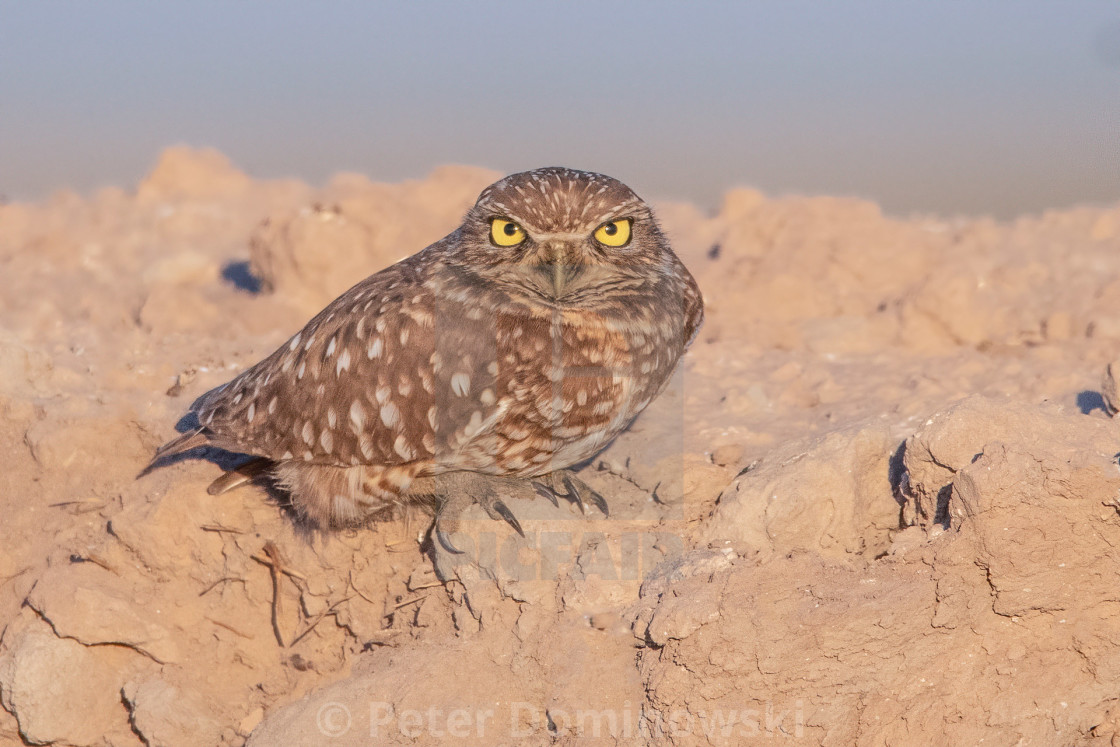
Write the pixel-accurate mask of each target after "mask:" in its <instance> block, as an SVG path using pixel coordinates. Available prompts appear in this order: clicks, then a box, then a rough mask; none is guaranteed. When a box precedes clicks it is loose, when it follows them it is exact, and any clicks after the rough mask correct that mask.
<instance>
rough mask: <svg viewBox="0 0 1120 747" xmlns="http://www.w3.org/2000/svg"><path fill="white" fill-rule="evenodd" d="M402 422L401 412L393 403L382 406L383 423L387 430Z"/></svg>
mask: <svg viewBox="0 0 1120 747" xmlns="http://www.w3.org/2000/svg"><path fill="white" fill-rule="evenodd" d="M400 421H401V411H400V410H399V409H397V406H396V405H394V404H393V403H392V402H386V403H385V404H383V405H381V422H382V423H384V424H385V427H386V428H392V427H393V426H395V425H396V424H397V423H399V422H400Z"/></svg>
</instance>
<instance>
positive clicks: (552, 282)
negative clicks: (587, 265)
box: [539, 244, 583, 298]
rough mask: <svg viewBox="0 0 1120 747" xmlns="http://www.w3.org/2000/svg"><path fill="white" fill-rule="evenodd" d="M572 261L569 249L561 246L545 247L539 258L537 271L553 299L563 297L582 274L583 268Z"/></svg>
mask: <svg viewBox="0 0 1120 747" xmlns="http://www.w3.org/2000/svg"><path fill="white" fill-rule="evenodd" d="M573 259H574V258H573V257H572V252H571V250H570V248H569V247H568V246H566V245H563V244H560V245H557V244H551V245H546V246H545V247H544V248H543V251H542V252H541V254H540V256H539V261H540V262H541V264H540V265H539V270H540V272H541V274H543V275H544V276H545V279H546V282H547V283H548V286H549V289H550V290H551V291H552V294H553V295H554V297H555V298H560V297H561V296H563V295H564V293H565V292H566V291H567V290H568V289H570V288H571V287H572V284H573V283H574V282H575V280H576V279H577V278H578V277H579V276H580V275H581V274H582V273H583V266H582V265H580V264H579V263H577V262H575V261H573Z"/></svg>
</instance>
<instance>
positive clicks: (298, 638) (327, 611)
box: [291, 589, 357, 646]
mask: <svg viewBox="0 0 1120 747" xmlns="http://www.w3.org/2000/svg"><path fill="white" fill-rule="evenodd" d="M354 591H357V589H355V590H354ZM353 598H354V596H353V595H350V596H348V597H343V598H342V599H340V600H338V601H337V602H335V603H334V604H332V605H331V606H330V607H327V608H326V609H325V610H323V611H322V612H320V613H319V614H318V615H316V616H315V619H314V620H312V621H311V622H310V623H309V624H308V625H307V628H306V629H305V630H304V631H303V632H302V633H300V634H299V635H297V636H296V637H295V638H294V639H293V640H292V643H291V645H292V646H294V645H296V644H297V643H299V642H300V641H302V640H303V637H304V636H305V635H307V634H308V633H310V632H311V631H312V629H314V627H315V626H316V625H318V624H319V622H320V621H321V620H322V619H323V618H324V617H326V616H327V615H332V614H334V611H335V609H337V608H338V605H340V604H342V603H343V602H349V601H350V600H351V599H353Z"/></svg>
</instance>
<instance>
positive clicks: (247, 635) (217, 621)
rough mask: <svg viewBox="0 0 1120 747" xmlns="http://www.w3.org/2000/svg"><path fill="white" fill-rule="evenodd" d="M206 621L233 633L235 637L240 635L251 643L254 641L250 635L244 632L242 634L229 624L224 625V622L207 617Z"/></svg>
mask: <svg viewBox="0 0 1120 747" xmlns="http://www.w3.org/2000/svg"><path fill="white" fill-rule="evenodd" d="M206 619H207V620H209V621H210V622H212V623H214V624H215V625H217V626H218V627H219V628H225V629H226V630H228V631H229V632H231V633H233V634H234V635H239V636H241V637H242V638H247V639H249V640H250V641H251V640H253V636H251V635H249V634H248V633H242V632H241V631H240V630H238V629H237V628H235V627H233V626H232V625H230V624H229V623H224V622H222V621H221V620H215V619H214V618H212V617H207V618H206Z"/></svg>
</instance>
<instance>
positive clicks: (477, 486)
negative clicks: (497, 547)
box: [432, 473, 525, 555]
mask: <svg viewBox="0 0 1120 747" xmlns="http://www.w3.org/2000/svg"><path fill="white" fill-rule="evenodd" d="M496 479H500V478H491V477H487V476H483V475H476V474H472V473H457V474H456V475H455V476H454V477H452V478H449V479H446V480H444V481H443V482H444V496H445V497H444V500H443V501H442V502H441V504H440V507H439V510H438V511H437V512H436V519H435V521H434V522H433V523H432V535H433V536H434V537H435V539H436V541H437V542H439V544H440V546H441V547H443V549H444V550H447V551H448V552H450V553H453V554H455V555H460V554H462V552H463V551H462V550H460V549H458V548H457V547H455V545H454V544H453V543H452V542H451V538H450V537H449V536H448V535H447V533H446V532H444V531H443V527H442V524H441V521H442V520H443V519H444V518H450V519H454V518H455V517H457V516H458V515H459V514H460V513H461V512H462V511H463V510H465V509H466V508H468V507H469V506H470V505H472V504H474V503H477V504H478V505H480V506H482V508H483V510H484V511H486V513H487V514H488V515H489V516H490V518H491V519H501V520H502V521H504V522H506V523H507V524H509V525H510V526H511V527H513V530H514V531H515V532H517V533H518V534H520V535H521V536H522V537H524V536H525V530H524V529H522V528H521V522H519V521H518V520H517V517H516V516H514V515H513V512H512V511H510V510H509V506H507V505H506V504H505V503H504V502H503V501H502V499H501V498H499V497H498V494H497V492H496V491H495V489H494V487H493V485H492V483H493V481H494V480H496Z"/></svg>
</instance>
